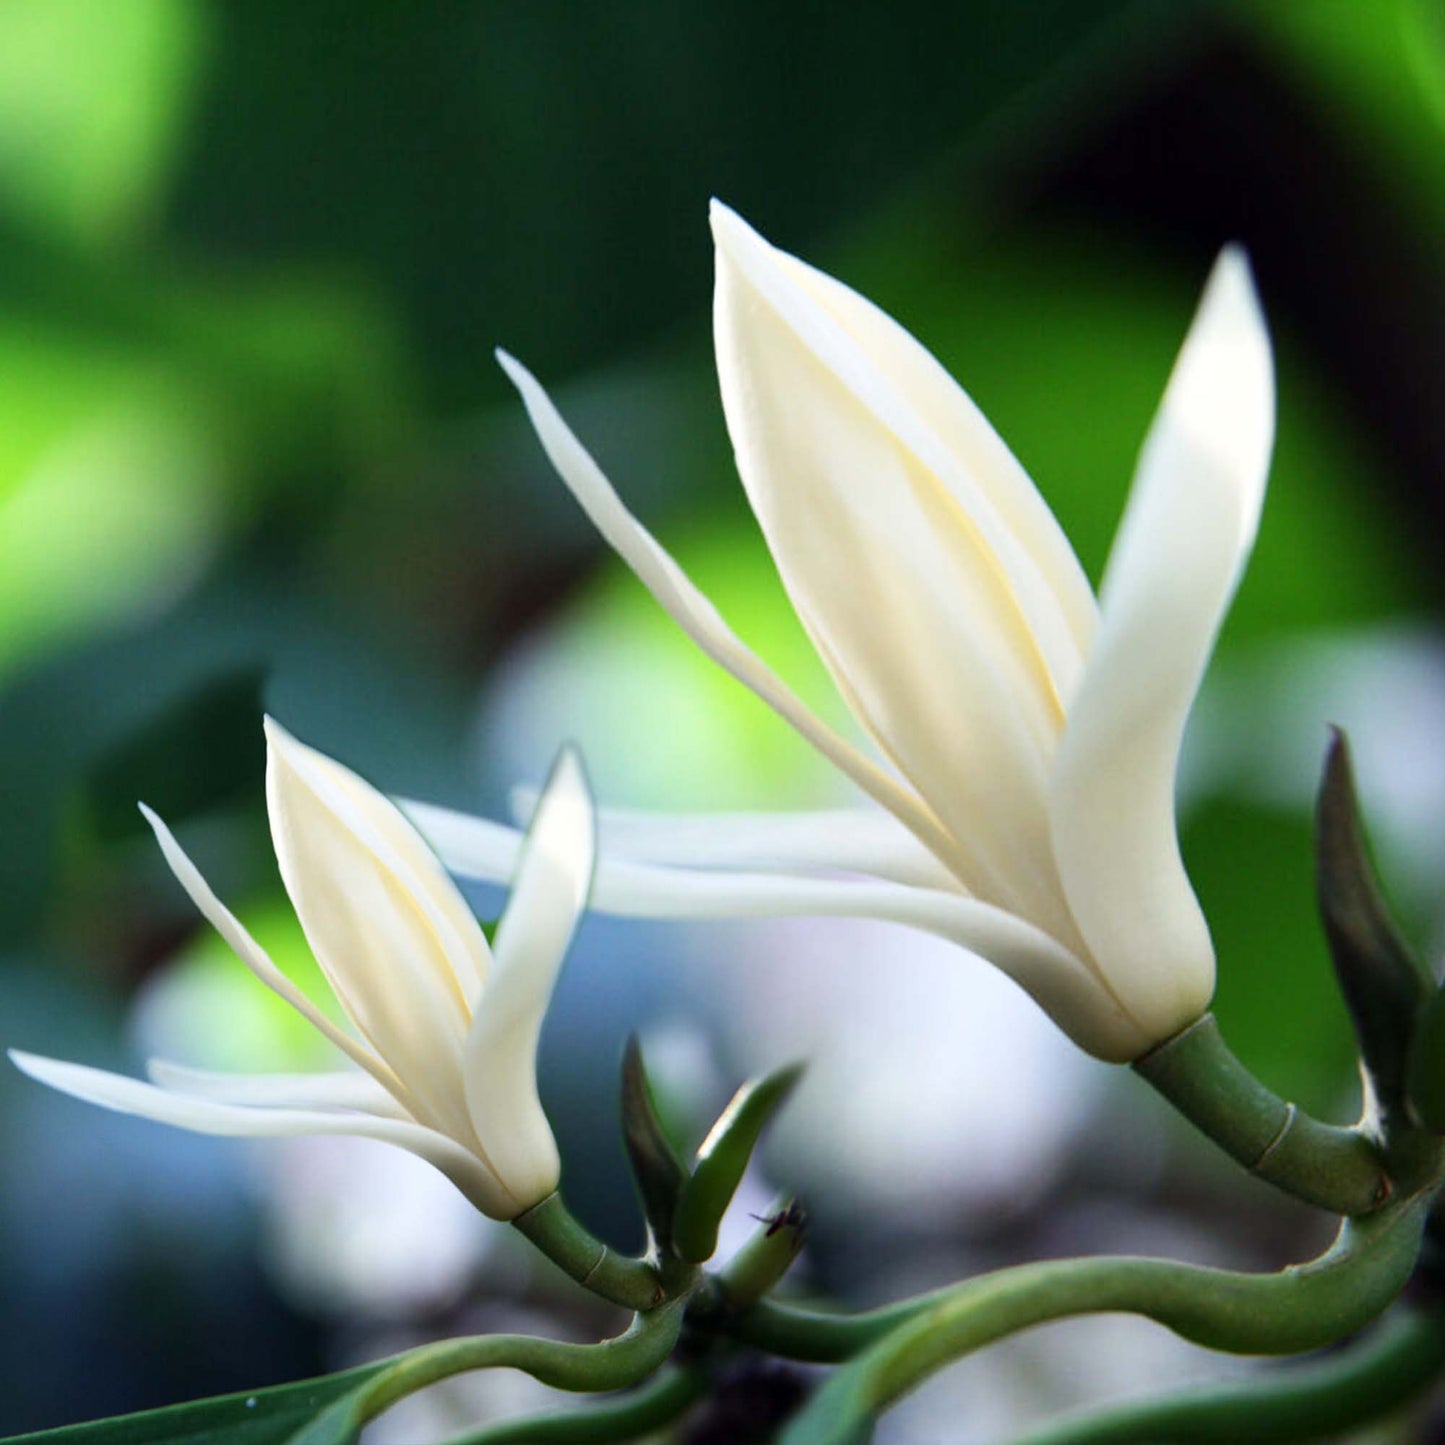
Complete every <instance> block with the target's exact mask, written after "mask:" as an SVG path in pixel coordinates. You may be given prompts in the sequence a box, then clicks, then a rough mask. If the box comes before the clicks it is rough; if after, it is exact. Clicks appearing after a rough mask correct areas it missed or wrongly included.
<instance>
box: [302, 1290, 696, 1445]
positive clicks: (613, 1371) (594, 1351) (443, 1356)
mask: <svg viewBox="0 0 1445 1445" xmlns="http://www.w3.org/2000/svg"><path fill="white" fill-rule="evenodd" d="M683 1307H684V1302H683V1301H682V1300H676V1301H673V1302H672V1303H670V1304H667V1305H665V1306H663V1308H661V1309H659V1310H655V1311H654V1312H653V1313H652V1314H650V1315H639V1316H638V1317H637V1318H636V1319H634V1320H633V1322H632V1324H631V1325H630V1326H629V1327H628V1329H627V1330H626V1332H625V1333H623V1334H620V1335H617V1336H615V1337H614V1338H612V1339H610V1340H603V1341H602V1342H601V1343H600V1344H596V1345H574V1344H567V1343H564V1342H562V1341H559V1340H546V1339H540V1338H538V1337H537V1336H535V1335H474V1336H470V1337H468V1338H464V1339H457V1340H441V1341H438V1342H437V1343H436V1344H434V1345H422V1346H421V1347H420V1348H419V1349H415V1350H408V1351H407V1352H406V1353H405V1354H404V1355H398V1356H397V1357H396V1358H395V1359H394V1360H392V1361H390V1362H388V1363H387V1364H386V1365H385V1366H384V1367H383V1368H382V1369H381V1370H380V1371H378V1372H377V1373H376V1374H375V1375H372V1376H370V1377H369V1378H368V1379H367V1381H366V1382H365V1383H364V1384H363V1385H361V1386H360V1387H359V1388H358V1389H356V1390H354V1391H352V1393H351V1394H349V1395H346V1396H344V1397H343V1398H342V1399H340V1400H338V1401H336V1403H335V1404H333V1405H332V1406H331V1407H330V1408H329V1409H327V1410H325V1411H324V1412H323V1413H322V1414H320V1415H318V1416H317V1417H316V1418H315V1419H314V1420H313V1421H312V1422H311V1423H310V1424H309V1425H307V1426H306V1427H305V1428H304V1429H302V1430H298V1431H297V1432H296V1434H295V1435H293V1436H292V1437H291V1438H290V1440H289V1441H287V1445H351V1442H352V1441H354V1440H355V1439H356V1437H357V1435H358V1433H359V1432H360V1430H361V1427H362V1426H363V1425H365V1424H366V1423H367V1422H368V1421H370V1420H374V1419H375V1418H376V1417H377V1416H378V1415H379V1414H381V1412H382V1411H383V1410H385V1409H386V1408H387V1407H388V1406H390V1405H394V1404H395V1403H396V1402H397V1401H398V1400H400V1399H403V1398H405V1397H406V1396H407V1395H410V1394H413V1393H415V1392H416V1391H417V1390H421V1389H424V1388H425V1387H426V1386H427V1385H432V1384H435V1383H436V1382H437V1381H438V1380H444V1379H446V1378H447V1377H448V1376H449V1375H459V1374H461V1373H462V1372H464V1371H466V1370H481V1369H494V1368H497V1367H500V1366H505V1367H508V1368H510V1369H514V1370H524V1371H525V1372H526V1373H527V1374H529V1375H531V1376H532V1377H533V1379H536V1380H540V1381H541V1382H542V1384H544V1385H550V1386H552V1388H553V1389H556V1390H575V1391H587V1392H590V1393H601V1392H602V1391H605V1390H620V1389H624V1388H626V1387H627V1386H628V1385H634V1384H636V1383H637V1382H638V1381H639V1380H641V1379H643V1378H645V1377H646V1376H647V1375H650V1374H651V1373H652V1372H653V1371H654V1370H656V1369H657V1368H658V1367H659V1366H660V1365H661V1364H662V1363H663V1361H665V1360H666V1359H667V1357H668V1355H670V1354H671V1353H672V1349H673V1346H674V1345H675V1344H676V1343H677V1336H678V1332H679V1331H680V1329H681V1328H682V1314H683Z"/></svg>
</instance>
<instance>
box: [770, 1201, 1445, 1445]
mask: <svg viewBox="0 0 1445 1445" xmlns="http://www.w3.org/2000/svg"><path fill="white" fill-rule="evenodd" d="M1425 1210H1426V1202H1425V1201H1424V1200H1422V1199H1419V1198H1412V1199H1408V1200H1402V1201H1401V1202H1400V1203H1399V1204H1398V1205H1395V1206H1393V1207H1391V1208H1388V1209H1385V1210H1381V1211H1379V1212H1378V1213H1376V1214H1374V1215H1370V1216H1367V1217H1366V1218H1364V1219H1360V1220H1349V1221H1347V1222H1346V1223H1345V1224H1344V1226H1343V1227H1342V1228H1341V1230H1340V1234H1339V1236H1338V1238H1337V1239H1336V1241H1335V1243H1334V1244H1333V1245H1332V1246H1331V1247H1330V1249H1329V1250H1327V1251H1326V1252H1325V1253H1324V1254H1323V1255H1321V1256H1320V1257H1319V1258H1318V1259H1315V1260H1312V1261H1310V1263H1308V1264H1305V1265H1291V1266H1290V1267H1289V1268H1288V1269H1285V1270H1282V1271H1280V1272H1279V1273H1278V1274H1268V1275H1259V1274H1240V1273H1235V1272H1233V1271H1229V1270H1219V1269H1208V1268H1205V1267H1203V1266H1199V1265H1189V1264H1178V1263H1175V1262H1173V1261H1171V1260H1159V1259H1133V1258H1111V1257H1106V1258H1100V1259H1066V1260H1053V1261H1047V1262H1044V1263H1040V1264H1029V1265H1022V1266H1019V1267H1017V1268H1014V1269H1007V1270H1000V1271H999V1272H997V1273H995V1274H991V1275H983V1276H981V1277H979V1278H978V1279H973V1280H968V1281H965V1282H964V1283H963V1284H960V1285H955V1286H954V1287H952V1288H951V1289H947V1290H943V1291H940V1292H939V1293H938V1294H936V1295H935V1296H934V1297H933V1299H932V1302H931V1303H928V1304H927V1305H926V1306H925V1307H923V1308H921V1309H918V1310H917V1311H916V1312H914V1313H912V1314H911V1315H909V1316H907V1317H905V1318H904V1320H903V1322H902V1323H901V1324H898V1325H896V1326H895V1327H894V1328H893V1329H892V1330H890V1331H889V1332H888V1333H886V1334H884V1335H882V1336H881V1338H877V1339H875V1341H874V1342H873V1343H872V1344H870V1345H868V1346H867V1347H866V1348H865V1349H864V1350H863V1351H862V1353H860V1354H859V1355H858V1356H857V1357H856V1358H854V1359H853V1360H852V1361H851V1362H850V1363H849V1364H847V1365H845V1366H844V1367H843V1368H842V1369H840V1370H839V1371H838V1372H837V1373H836V1374H835V1375H834V1376H833V1377H832V1379H830V1380H829V1381H828V1383H827V1384H826V1385H825V1386H824V1387H823V1389H821V1390H820V1391H819V1392H818V1394H817V1395H816V1396H815V1397H814V1399H813V1400H812V1402H811V1403H810V1404H809V1406H808V1408H807V1409H806V1410H804V1411H803V1413H802V1414H801V1415H799V1416H798V1417H797V1419H796V1421H795V1422H794V1424H793V1425H792V1427H791V1428H790V1429H789V1431H788V1432H786V1433H785V1434H784V1435H783V1436H782V1437H781V1439H782V1441H783V1442H785V1445H804V1442H806V1445H830V1442H844V1441H853V1440H858V1439H862V1438H864V1435H865V1432H866V1430H867V1428H868V1425H869V1422H870V1421H871V1420H872V1419H873V1417H874V1416H875V1415H876V1414H877V1413H878V1412H879V1411H881V1410H882V1409H884V1408H885V1407H886V1406H888V1405H889V1404H891V1403H892V1402H893V1401H894V1400H896V1399H897V1398H898V1397H899V1396H900V1395H902V1394H904V1393H906V1392H907V1391H908V1390H910V1389H912V1388H913V1387H914V1386H916V1385H918V1384H919V1383H921V1382H922V1381H923V1380H924V1379H926V1378H927V1377H928V1376H929V1375H931V1374H933V1373H934V1372H935V1371H937V1370H939V1369H941V1368H942V1367H943V1366H945V1365H948V1364H951V1363H952V1362H953V1361H955V1360H957V1359H959V1358H961V1357H962V1356H964V1355H966V1354H969V1353H970V1352H971V1351H973V1350H976V1349H979V1348H981V1347H982V1346H984V1345H987V1344H990V1343H991V1342H993V1341H994V1340H997V1339H1000V1338H1002V1337H1003V1336H1004V1335H1008V1334H1012V1333H1014V1332H1015V1331H1017V1330H1022V1329H1026V1328H1028V1327H1029V1326H1030V1325H1036V1324H1042V1323H1043V1322H1045V1321H1046V1320H1054V1319H1061V1318H1064V1317H1065V1316H1069V1315H1077V1314H1098V1313H1102V1312H1113V1311H1123V1312H1127V1313H1130V1314H1141V1315H1145V1316H1147V1317H1148V1318H1150V1319H1153V1320H1155V1321H1157V1322H1158V1323H1160V1324H1162V1325H1165V1326H1167V1327H1168V1328H1169V1329H1171V1330H1173V1331H1174V1332H1175V1333H1176V1334H1178V1335H1182V1336H1183V1337H1184V1338H1185V1339H1187V1340H1192V1341H1194V1342H1195V1343H1196V1344H1201V1345H1204V1346H1206V1347H1207V1348H1209V1349H1214V1350H1225V1351H1229V1352H1230V1353H1235V1354H1259V1355H1274V1354H1298V1353H1301V1352H1303V1351H1306V1350H1312V1349H1318V1348H1319V1347H1321V1346H1322V1345H1326V1344H1329V1343H1331V1342H1333V1341H1334V1340H1337V1339H1339V1338H1341V1337H1342V1336H1343V1335H1346V1334H1349V1333H1351V1332H1352V1331H1354V1330H1357V1329H1360V1328H1361V1327H1362V1326H1364V1325H1365V1324H1367V1323H1368V1322H1369V1321H1370V1320H1372V1319H1373V1318H1374V1317H1375V1316H1376V1315H1378V1314H1379V1313H1380V1312H1381V1311H1382V1310H1384V1309H1385V1307H1386V1306H1387V1305H1388V1304H1389V1303H1390V1301H1391V1300H1393V1299H1394V1298H1395V1296H1396V1295H1397V1294H1398V1293H1399V1292H1400V1290H1401V1288H1403V1286H1404V1284H1405V1281H1406V1280H1407V1279H1408V1278H1409V1276H1410V1272H1411V1270H1412V1269H1413V1268H1414V1266H1415V1261H1416V1258H1417V1256H1418V1254H1419V1245H1420V1235H1421V1231H1422V1229H1423V1227H1424V1221H1425Z"/></svg>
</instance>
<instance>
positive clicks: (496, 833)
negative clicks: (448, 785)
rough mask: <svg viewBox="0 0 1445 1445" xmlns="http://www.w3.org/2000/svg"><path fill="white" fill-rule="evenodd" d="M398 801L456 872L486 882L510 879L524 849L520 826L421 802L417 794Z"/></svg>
mask: <svg viewBox="0 0 1445 1445" xmlns="http://www.w3.org/2000/svg"><path fill="white" fill-rule="evenodd" d="M398 802H399V804H400V806H401V810H402V811H403V812H404V813H405V814H406V815H407V817H408V818H410V819H411V821H412V823H413V824H414V825H415V826H416V829H417V831H418V832H419V833H420V834H421V835H422V837H423V838H425V839H426V840H427V842H428V843H430V844H431V846H432V847H433V848H435V849H436V851H437V856H438V857H439V858H440V859H441V860H442V863H443V864H444V865H445V866H446V867H447V868H448V869H450V870H451V871H452V872H453V873H457V874H459V875H460V876H461V877H463V878H476V879H480V880H481V881H483V882H486V883H506V882H508V881H510V879H511V877H512V872H513V870H514V869H515V868H516V866H517V858H518V856H519V855H520V853H521V851H522V832H521V830H520V829H518V828H512V827H509V826H508V825H507V824H506V823H494V822H493V821H492V820H491V819H490V818H478V817H476V816H475V815H474V814H472V813H462V812H459V811H457V810H456V809H454V808H442V807H438V805H437V804H435V803H418V802H417V801H416V800H415V799H413V798H401V799H399V800H398Z"/></svg>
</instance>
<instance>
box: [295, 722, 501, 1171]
mask: <svg viewBox="0 0 1445 1445" xmlns="http://www.w3.org/2000/svg"><path fill="white" fill-rule="evenodd" d="M266 736H267V761H266V799H267V807H268V811H269V813H270V817H271V836H272V841H273V842H274V844H275V848H276V861H277V864H278V865H279V867H280V870H281V878H282V881H283V882H284V883H285V885H286V891H287V892H288V893H289V894H290V895H291V902H292V904H293V906H294V907H295V909H296V914H297V917H298V918H299V919H300V920H301V927H302V929H303V930H304V931H305V933H306V937H307V940H308V942H309V943H310V944H311V948H312V950H313V952H314V953H315V954H316V959H317V962H318V963H319V964H320V965H321V967H322V970H323V971H324V972H325V974H326V977H327V979H328V981H329V982H330V984H331V986H332V988H333V989H334V990H335V992H336V996H337V998H338V1000H339V1001H340V1003H341V1005H342V1007H343V1008H344V1009H345V1010H346V1012H347V1014H348V1015H349V1016H350V1018H351V1019H352V1021H353V1022H354V1023H355V1024H356V1026H357V1028H358V1029H360V1030H361V1032H362V1033H363V1034H364V1035H365V1036H366V1037H367V1038H368V1039H369V1040H370V1041H371V1043H372V1045H373V1046H374V1047H375V1049H376V1051H377V1052H378V1053H379V1054H380V1055H381V1056H382V1057H383V1058H384V1059H385V1060H386V1061H387V1063H388V1064H389V1065H390V1066H391V1068H392V1069H393V1071H394V1072H395V1073H396V1075H397V1077H398V1078H400V1079H402V1080H403V1081H404V1082H405V1083H406V1086H407V1088H408V1090H409V1091H410V1093H411V1095H412V1097H413V1098H415V1100H416V1101H417V1103H418V1105H419V1110H418V1115H417V1117H418V1118H419V1119H421V1121H422V1122H423V1123H426V1124H429V1125H432V1126H434V1127H437V1128H440V1129H441V1130H443V1131H444V1132H445V1133H447V1134H450V1135H452V1136H453V1137H454V1138H457V1139H462V1140H465V1141H467V1142H468V1143H470V1142H471V1132H470V1124H469V1122H468V1117H467V1112H466V1101H465V1098H464V1097H463V1093H462V1050H463V1044H464V1041H465V1039H466V1034H467V1030H468V1028H469V1027H470V1023H471V1017H470V1008H469V1004H468V1001H467V1000H466V998H465V996H464V993H463V980H464V978H465V969H466V967H467V966H468V964H467V963H466V962H464V960H467V959H470V960H471V962H472V965H473V966H474V964H475V959H476V957H477V953H478V950H479V949H480V950H481V951H482V954H483V956H485V949H486V944H485V940H484V939H483V938H482V932H481V928H480V926H479V925H478V924H477V923H476V921H475V920H474V919H472V918H471V915H470V914H469V913H467V912H466V909H465V904H464V903H461V902H460V894H459V893H458V891H457V887H456V884H454V883H453V882H452V880H451V879H450V878H449V877H447V875H446V872H445V870H444V869H443V868H442V867H441V865H440V863H438V862H437V860H436V859H435V857H434V856H433V855H432V854H431V853H430V851H429V850H428V849H427V847H426V845H425V843H424V842H423V841H422V839H421V838H420V837H419V836H418V835H417V834H416V832H415V831H414V830H413V829H412V828H411V825H410V824H408V823H407V822H406V821H405V820H404V819H403V818H402V817H401V816H400V814H396V815H395V824H394V828H393V829H392V830H391V833H392V836H395V834H396V833H397V832H400V833H401V834H402V835H403V836H404V837H405V839H406V840H407V843H408V846H407V849H406V851H405V852H402V851H399V850H398V849H397V848H396V847H394V846H393V845H392V841H391V837H389V836H383V834H382V833H381V832H380V831H378V829H376V828H375V827H373V826H372V823H371V821H370V817H369V816H368V814H367V813H364V812H363V811H362V810H361V809H360V808H359V807H358V806H357V805H356V804H355V802H354V801H353V797H354V790H355V789H357V788H360V789H368V788H369V785H368V784H366V783H363V782H362V781H361V779H359V778H355V777H354V775H353V780H354V781H353V786H352V788H343V787H342V786H341V785H340V784H339V783H338V782H337V779H336V770H337V769H338V768H339V767H340V765H339V764H332V765H331V766H329V767H325V768H323V767H321V766H318V764H317V762H316V755H315V754H314V753H313V752H312V751H311V750H310V749H308V748H303V747H302V746H301V745H300V744H298V743H296V742H295V740H294V739H292V738H290V737H288V736H287V734H286V733H285V732H284V731H283V730H282V729H281V728H280V727H278V726H277V725H276V724H275V723H273V722H271V721H270V720H269V719H268V720H267V730H266ZM375 797H376V799H377V800H378V803H379V804H384V806H385V808H386V809H388V810H390V811H391V812H393V813H395V809H394V808H393V806H392V804H391V803H389V802H386V800H385V799H382V798H381V796H380V795H379V794H376V795H375ZM449 895H450V897H449ZM443 898H446V899H447V900H448V901H447V903H446V904H445V905H443V903H442V902H441V901H440V900H441V899H443ZM453 899H455V900H456V902H455V903H453V901H452V900H453ZM463 915H464V917H463ZM468 930H469V931H470V934H471V935H473V936H471V937H468V936H467V931H468Z"/></svg>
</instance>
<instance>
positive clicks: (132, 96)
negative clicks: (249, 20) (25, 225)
mask: <svg viewBox="0 0 1445 1445" xmlns="http://www.w3.org/2000/svg"><path fill="white" fill-rule="evenodd" d="M206 18H207V17H206V12H205V10H203V8H202V7H201V5H199V4H198V3H196V0H125V3H124V4H120V5H117V4H113V3H111V0H45V3H44V4H39V5H35V4H27V3H24V0H20V3H8V4H5V5H3V6H0V200H3V202H4V203H8V204H9V205H10V206H11V207H13V208H14V209H15V210H17V211H19V212H21V213H23V214H26V215H28V216H29V217H30V218H32V219H33V220H35V221H37V222H40V223H41V224H43V225H44V226H46V227H47V228H51V229H53V230H54V231H56V232H57V233H58V234H60V235H61V236H64V237H65V238H66V239H69V240H79V241H96V240H110V239H113V238H114V237H116V236H117V235H121V234H124V233H126V232H128V231H131V230H133V229H134V228H135V227H136V225H137V223H138V222H140V221H141V220H143V219H144V218H145V217H146V216H147V214H148V213H150V212H151V211H152V210H153V208H154V207H155V205H156V202H157V201H158V200H159V199H160V197H161V195H162V193H163V188H164V186H165V185H166V184H167V183H168V182H169V180H170V178H171V173H172V170H173V168H174V165H175V162H176V160H177V158H178V157H179V156H180V155H181V153H182V150H183V147H184V142H185V122H186V121H187V120H188V119H189V115H190V111H191V105H192V102H193V101H194V99H195V97H196V90H197V83H198V81H199V80H200V79H201V70H202V62H203V60H204V58H205V53H206V49H207V46H206V39H207V37H206V30H207V26H206V24H205V21H206Z"/></svg>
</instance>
